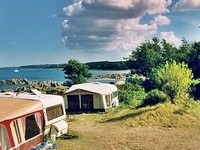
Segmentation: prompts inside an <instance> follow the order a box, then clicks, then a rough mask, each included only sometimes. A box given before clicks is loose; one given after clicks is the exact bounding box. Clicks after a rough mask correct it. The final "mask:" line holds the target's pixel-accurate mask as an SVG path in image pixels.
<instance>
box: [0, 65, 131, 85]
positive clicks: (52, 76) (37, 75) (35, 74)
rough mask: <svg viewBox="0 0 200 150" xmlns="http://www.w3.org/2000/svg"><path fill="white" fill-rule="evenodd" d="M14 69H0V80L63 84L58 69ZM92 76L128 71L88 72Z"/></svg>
mask: <svg viewBox="0 0 200 150" xmlns="http://www.w3.org/2000/svg"><path fill="white" fill-rule="evenodd" d="M14 69H15V68H0V80H7V79H16V78H26V79H27V80H29V81H57V82H64V81H65V78H64V76H65V74H64V72H63V71H62V70H58V69H35V68H34V69H21V68H19V69H18V70H19V72H14ZM90 72H91V73H92V74H93V76H97V75H103V74H115V73H117V74H123V73H128V72H129V70H119V71H110V70H109V71H102V70H90Z"/></svg>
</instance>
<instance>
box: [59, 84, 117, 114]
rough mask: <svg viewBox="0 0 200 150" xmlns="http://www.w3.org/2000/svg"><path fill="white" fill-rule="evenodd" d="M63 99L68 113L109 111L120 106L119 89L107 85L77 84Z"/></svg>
mask: <svg viewBox="0 0 200 150" xmlns="http://www.w3.org/2000/svg"><path fill="white" fill-rule="evenodd" d="M63 97H64V101H65V107H66V111H67V112H96V111H107V110H108V109H110V108H112V107H113V106H118V105H119V102H118V93H117V87H116V86H115V85H112V84H107V83H99V82H96V83H83V84H76V85H73V86H71V87H70V88H69V90H67V91H66V92H65V93H64V95H63Z"/></svg>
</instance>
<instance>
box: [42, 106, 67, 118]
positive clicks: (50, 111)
mask: <svg viewBox="0 0 200 150" xmlns="http://www.w3.org/2000/svg"><path fill="white" fill-rule="evenodd" d="M46 111H47V119H48V120H52V119H55V118H58V117H60V116H63V115H64V112H63V107H62V105H56V106H53V107H49V108H47V110H46Z"/></svg>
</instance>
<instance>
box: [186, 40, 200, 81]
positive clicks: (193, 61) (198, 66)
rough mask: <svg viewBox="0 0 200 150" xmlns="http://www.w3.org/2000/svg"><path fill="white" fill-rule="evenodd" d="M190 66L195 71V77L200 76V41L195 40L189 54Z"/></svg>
mask: <svg viewBox="0 0 200 150" xmlns="http://www.w3.org/2000/svg"><path fill="white" fill-rule="evenodd" d="M188 66H189V67H190V68H191V69H192V71H193V73H194V78H195V79H196V78H200V42H195V43H194V45H193V50H192V52H191V53H190V55H189V60H188Z"/></svg>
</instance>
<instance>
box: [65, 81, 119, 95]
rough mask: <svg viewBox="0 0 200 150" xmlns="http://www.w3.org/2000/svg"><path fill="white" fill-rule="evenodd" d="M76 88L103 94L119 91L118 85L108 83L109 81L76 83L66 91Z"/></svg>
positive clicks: (69, 91)
mask: <svg viewBox="0 0 200 150" xmlns="http://www.w3.org/2000/svg"><path fill="white" fill-rule="evenodd" d="M75 90H85V91H89V92H93V93H98V94H101V95H105V94H111V93H112V92H114V91H117V87H116V86H115V85H112V84H107V83H83V84H76V85H73V86H71V87H70V88H69V90H67V91H66V92H65V94H67V93H71V92H73V91H75Z"/></svg>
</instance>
